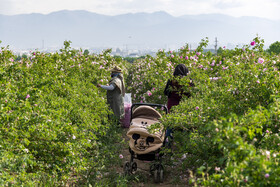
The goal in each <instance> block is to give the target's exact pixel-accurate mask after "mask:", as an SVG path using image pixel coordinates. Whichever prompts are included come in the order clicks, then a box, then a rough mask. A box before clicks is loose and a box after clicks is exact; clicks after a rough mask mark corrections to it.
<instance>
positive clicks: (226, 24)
mask: <svg viewBox="0 0 280 187" xmlns="http://www.w3.org/2000/svg"><path fill="white" fill-rule="evenodd" d="M256 34H258V35H259V36H260V37H261V38H263V39H264V40H265V44H266V45H269V44H271V43H273V42H275V41H280V21H273V20H268V19H263V18H257V17H240V18H235V17H230V16H226V15H220V14H205V15H196V16H194V15H186V16H181V17H173V16H171V15H169V14H167V13H166V12H155V13H135V14H123V15H117V16H106V15H101V14H96V13H91V12H87V11H67V10H64V11H59V12H53V13H50V14H47V15H43V14H21V15H14V16H7V15H0V40H2V44H1V45H2V46H6V45H10V46H11V47H12V48H21V49H26V48H38V49H40V48H42V47H45V48H49V47H58V48H60V47H62V45H63V41H65V40H70V41H72V45H71V46H73V47H81V48H84V47H88V48H90V47H101V48H102V47H103V48H108V47H125V46H126V47H127V46H128V47H130V48H148V47H149V48H167V47H168V48H170V47H172V46H176V47H181V46H183V45H185V44H186V43H190V44H191V43H199V42H200V40H201V39H202V38H205V37H209V40H210V44H214V39H215V37H217V38H218V41H219V43H218V44H220V45H225V44H227V43H232V44H234V45H237V44H239V43H249V42H250V41H251V40H252V39H253V38H254V37H256Z"/></svg>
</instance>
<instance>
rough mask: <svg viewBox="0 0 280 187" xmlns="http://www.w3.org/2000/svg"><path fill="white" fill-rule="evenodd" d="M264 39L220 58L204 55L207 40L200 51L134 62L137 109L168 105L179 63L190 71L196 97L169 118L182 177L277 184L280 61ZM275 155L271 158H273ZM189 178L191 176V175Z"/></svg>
mask: <svg viewBox="0 0 280 187" xmlns="http://www.w3.org/2000/svg"><path fill="white" fill-rule="evenodd" d="M263 43H264V41H263V40H262V39H260V38H259V37H256V38H254V39H253V42H252V43H250V44H248V45H245V46H243V47H242V48H235V49H234V50H227V49H223V48H220V50H219V53H218V55H217V56H214V55H211V54H207V53H202V52H200V51H202V48H203V47H205V46H206V45H207V39H206V40H202V42H201V45H200V46H199V47H198V49H196V50H194V51H189V49H188V45H186V46H184V47H182V48H181V49H180V50H179V51H178V52H175V51H169V52H164V51H159V52H158V54H157V56H156V57H155V58H152V57H150V56H147V57H146V59H143V60H139V61H138V62H137V63H136V62H134V64H133V65H134V66H135V68H133V67H132V71H131V72H133V73H132V77H131V79H130V80H131V82H130V84H131V92H132V93H133V99H134V101H135V102H141V101H142V102H156V103H166V99H167V98H166V96H164V95H163V90H164V87H165V84H166V81H167V79H169V78H171V76H172V73H173V71H174V68H175V66H176V65H177V64H180V63H183V64H185V65H186V66H187V67H189V70H190V73H189V75H188V77H187V78H185V79H181V80H180V83H181V84H182V85H188V82H189V78H192V80H193V82H194V84H195V87H194V88H192V87H188V86H185V87H184V89H185V90H186V91H189V92H191V93H192V96H191V97H190V98H183V101H182V102H181V103H180V105H178V106H175V107H173V108H172V112H171V113H170V114H168V115H165V116H164V117H163V119H162V123H163V125H164V126H165V127H169V128H173V129H174V144H175V146H176V149H174V150H173V157H174V160H177V161H178V160H179V161H180V163H181V170H182V172H183V173H182V174H186V175H187V174H189V173H192V176H191V180H190V181H192V182H193V183H195V184H197V185H205V186H213V185H214V186H227V185H228V186H239V185H248V186H254V185H259V184H260V185H261V186H270V185H276V184H279V180H280V178H279V177H277V176H278V174H279V173H278V171H279V169H278V152H279V148H278V146H279V145H280V144H279V138H278V133H279V120H278V119H279V115H278V108H277V106H278V105H279V101H278V99H277V98H278V97H279V71H278V68H279V62H280V61H279V58H278V57H277V56H274V55H271V56H268V55H267V54H266V53H264V50H263ZM268 155H269V156H268ZM190 171H191V172H190Z"/></svg>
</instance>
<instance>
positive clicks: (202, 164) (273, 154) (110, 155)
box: [0, 37, 280, 186]
mask: <svg viewBox="0 0 280 187" xmlns="http://www.w3.org/2000/svg"><path fill="white" fill-rule="evenodd" d="M70 43H71V42H69V41H65V42H64V48H63V49H61V50H60V51H59V52H56V53H42V52H39V51H30V53H29V54H26V55H24V56H21V57H19V56H16V55H15V54H13V52H12V51H11V50H10V49H9V48H8V47H1V50H0V81H1V82H0V84H1V90H0V98H1V100H0V116H1V117H0V140H1V143H0V157H1V160H0V185H1V186H6V185H16V186H21V185H22V186H34V185H35V186H36V185H43V186H89V185H92V186H104V185H105V186H129V185H131V184H135V183H143V182H144V183H145V179H143V178H141V177H139V176H136V177H133V176H124V175H122V172H115V170H116V168H119V167H120V166H121V165H122V164H123V162H124V160H123V159H122V155H121V153H122V150H123V149H124V148H127V146H128V143H127V142H126V141H125V140H124V139H123V137H122V134H123V131H124V129H122V128H118V125H117V124H116V123H115V122H114V121H113V120H110V119H111V118H108V116H111V115H112V112H111V111H110V110H109V108H108V106H107V104H106V91H104V90H102V89H98V88H97V87H96V85H97V83H101V84H107V83H108V79H109V77H110V73H109V71H108V70H109V69H111V68H112V67H113V66H115V65H117V66H120V67H121V68H122V69H123V71H124V76H125V83H126V91H127V92H128V93H132V100H133V102H134V103H135V102H144V103H158V104H165V103H166V102H167V98H166V96H165V95H164V94H163V90H164V88H165V84H166V82H167V80H168V79H170V78H172V74H173V71H174V68H175V66H176V65H178V64H181V63H183V64H185V65H186V66H187V67H188V68H189V70H190V73H189V75H188V76H187V77H185V78H182V79H181V80H180V83H181V84H182V85H188V82H189V81H190V78H191V79H192V81H193V82H194V84H195V87H188V86H184V88H183V89H185V90H186V91H189V92H191V93H192V96H191V97H190V98H183V101H182V102H181V103H180V105H178V106H176V107H173V108H172V111H171V113H169V114H168V115H164V116H163V118H162V124H163V125H164V126H165V127H169V128H173V129H174V142H173V143H174V146H175V147H176V148H174V149H172V152H171V150H163V151H164V152H165V153H166V157H165V164H166V165H169V166H176V168H177V169H176V176H173V177H174V178H176V179H178V180H176V181H177V182H176V184H183V185H187V184H190V185H198V186H277V185H278V184H279V183H280V169H279V159H280V155H279V150H280V148H279V146H280V137H279V127H280V109H279V105H280V95H279V87H280V85H279V78H280V73H279V67H280V57H279V56H277V55H273V54H269V53H267V52H266V51H265V50H263V43H264V41H263V40H261V39H260V38H259V37H256V38H254V39H253V42H249V44H248V45H245V46H243V47H242V48H236V49H234V50H228V49H225V48H223V49H221V50H219V53H218V54H217V55H214V54H213V53H211V52H206V53H205V52H203V49H204V48H205V47H206V46H207V44H208V40H207V38H206V39H203V40H202V41H201V43H200V45H199V47H198V48H197V49H195V50H190V49H189V47H188V45H186V46H183V47H182V48H181V49H178V50H177V51H164V50H159V51H158V53H157V55H156V56H155V57H152V56H149V55H147V56H145V57H144V58H139V59H137V60H135V61H134V62H133V63H129V62H127V61H125V60H124V59H123V58H121V57H113V56H111V54H110V50H105V51H104V52H103V53H101V54H88V53H86V52H85V51H82V50H76V49H72V48H71V46H70ZM166 172H171V171H166ZM171 173H172V172H171ZM169 175H172V174H169ZM184 177H187V184H186V180H182V179H183V178H184ZM174 181H175V180H174Z"/></svg>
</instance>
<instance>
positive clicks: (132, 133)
mask: <svg viewBox="0 0 280 187" xmlns="http://www.w3.org/2000/svg"><path fill="white" fill-rule="evenodd" d="M134 107H137V108H135V109H134ZM155 107H156V108H164V110H165V112H166V113H167V112H168V109H167V107H166V106H165V105H161V104H151V103H135V104H132V106H131V119H130V120H131V123H130V127H129V129H128V132H127V136H128V137H129V152H130V161H129V162H126V163H125V165H124V173H125V174H126V175H130V174H132V172H135V171H136V170H137V163H136V162H135V161H134V159H138V160H141V161H155V162H153V164H152V165H151V166H150V172H151V174H152V175H153V177H154V181H155V182H156V183H159V182H163V166H162V163H161V162H162V156H163V154H162V153H160V151H161V148H162V147H164V146H165V142H166V133H165V131H164V129H163V127H162V126H161V125H160V121H159V119H160V118H161V117H162V116H161V114H160V113H159V112H158V111H157V110H156V109H155ZM156 123H158V124H159V126H157V127H156V129H155V130H153V132H152V133H151V132H149V131H148V128H149V127H150V126H151V125H152V124H156Z"/></svg>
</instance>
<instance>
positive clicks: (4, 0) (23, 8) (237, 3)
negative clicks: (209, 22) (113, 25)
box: [0, 0, 280, 20]
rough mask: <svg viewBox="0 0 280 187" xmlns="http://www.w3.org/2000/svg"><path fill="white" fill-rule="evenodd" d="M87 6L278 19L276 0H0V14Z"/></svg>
mask: <svg viewBox="0 0 280 187" xmlns="http://www.w3.org/2000/svg"><path fill="white" fill-rule="evenodd" d="M60 10H87V11H89V12H95V13H98V14H105V15H119V14H126V13H137V12H147V13H152V12H156V11H165V12H167V13H169V14H171V15H173V16H182V15H197V14H212V13H218V14H226V15H230V16H234V17H241V16H256V17H262V18H268V19H273V20H280V11H279V10H280V0H0V14H4V15H16V14H30V13H42V14H49V13H51V12H55V11H60Z"/></svg>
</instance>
